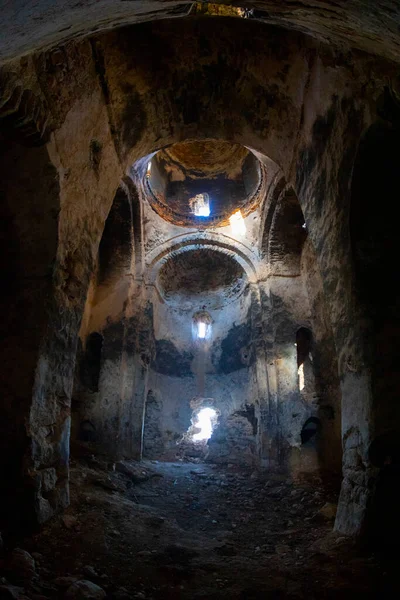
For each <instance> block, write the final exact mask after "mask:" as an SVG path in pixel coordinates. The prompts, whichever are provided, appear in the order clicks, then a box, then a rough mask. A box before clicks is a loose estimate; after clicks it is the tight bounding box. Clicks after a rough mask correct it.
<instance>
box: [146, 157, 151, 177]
mask: <svg viewBox="0 0 400 600" xmlns="http://www.w3.org/2000/svg"><path fill="white" fill-rule="evenodd" d="M150 175H151V160H150V161H149V162H148V163H147V171H146V177H150Z"/></svg>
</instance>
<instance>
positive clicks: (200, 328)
mask: <svg viewBox="0 0 400 600" xmlns="http://www.w3.org/2000/svg"><path fill="white" fill-rule="evenodd" d="M206 331H207V325H206V324H205V323H202V322H201V321H200V322H199V323H198V324H197V337H198V338H199V339H201V340H204V338H205V337H206Z"/></svg>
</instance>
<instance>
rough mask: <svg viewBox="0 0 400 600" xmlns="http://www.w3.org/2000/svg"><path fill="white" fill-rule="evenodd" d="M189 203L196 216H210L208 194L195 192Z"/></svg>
mask: <svg viewBox="0 0 400 600" xmlns="http://www.w3.org/2000/svg"><path fill="white" fill-rule="evenodd" d="M189 205H190V208H191V209H192V211H193V213H194V214H195V216H196V217H209V216H210V196H209V195H208V194H196V196H195V197H194V198H191V199H190V200H189Z"/></svg>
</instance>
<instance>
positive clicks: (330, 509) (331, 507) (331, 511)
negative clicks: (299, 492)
mask: <svg viewBox="0 0 400 600" xmlns="http://www.w3.org/2000/svg"><path fill="white" fill-rule="evenodd" d="M318 512H319V514H320V515H322V516H323V517H325V518H326V519H329V520H330V521H333V520H334V518H335V517H336V512H337V504H333V503H332V502H326V504H324V506H323V507H322V508H321V509H320V510H319V511H318Z"/></svg>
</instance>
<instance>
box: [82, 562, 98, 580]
mask: <svg viewBox="0 0 400 600" xmlns="http://www.w3.org/2000/svg"><path fill="white" fill-rule="evenodd" d="M82 571H83V573H84V575H86V577H89V578H91V579H97V578H98V577H99V574H98V573H97V571H96V569H95V568H94V567H92V566H91V565H86V566H85V567H83V569H82Z"/></svg>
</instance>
